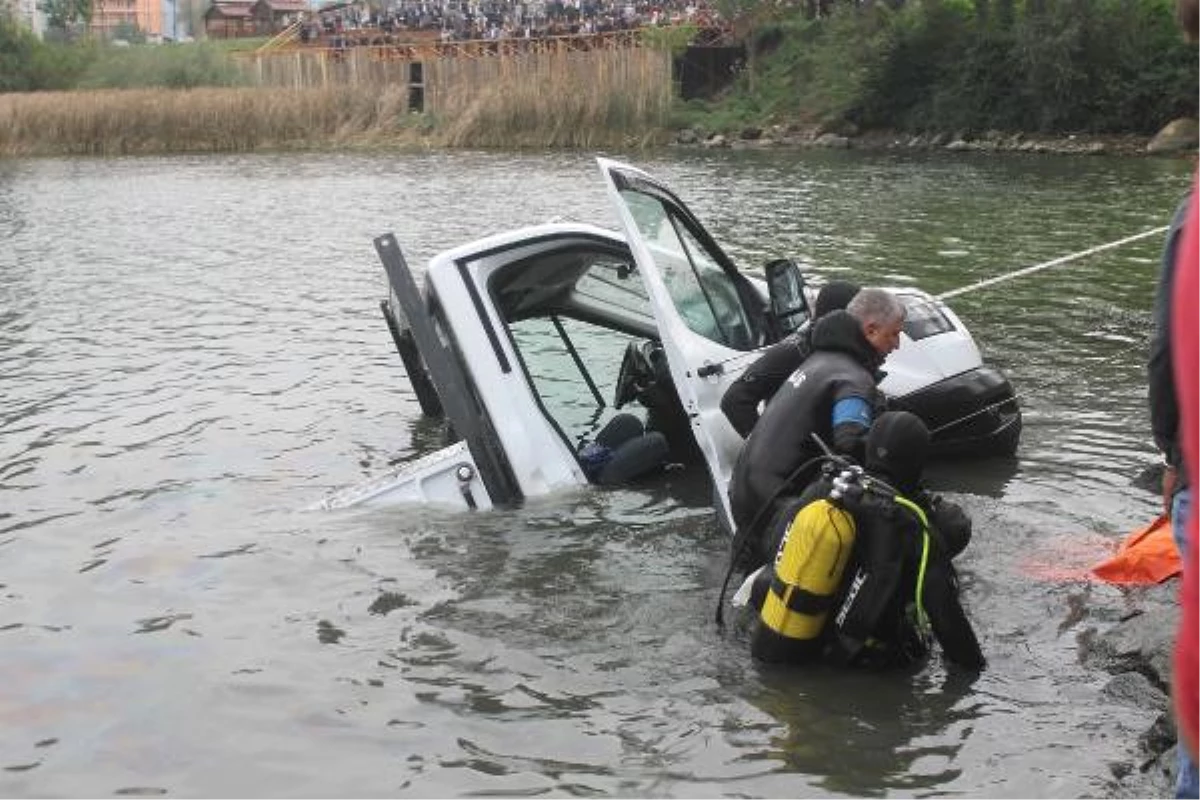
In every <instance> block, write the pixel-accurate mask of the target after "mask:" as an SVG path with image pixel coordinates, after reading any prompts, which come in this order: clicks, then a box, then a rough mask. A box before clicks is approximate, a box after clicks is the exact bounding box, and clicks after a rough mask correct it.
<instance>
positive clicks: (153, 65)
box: [78, 42, 245, 89]
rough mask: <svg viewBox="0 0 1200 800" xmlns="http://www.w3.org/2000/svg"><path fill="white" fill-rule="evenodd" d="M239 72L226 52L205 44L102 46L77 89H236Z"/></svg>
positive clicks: (241, 75) (240, 77) (241, 78)
mask: <svg viewBox="0 0 1200 800" xmlns="http://www.w3.org/2000/svg"><path fill="white" fill-rule="evenodd" d="M244 83H245V79H244V77H243V74H242V71H241V70H240V69H239V68H238V65H237V64H236V63H235V62H234V60H233V57H232V56H230V55H229V54H228V52H227V51H225V50H223V49H221V48H218V47H213V46H211V45H209V44H207V43H204V42H196V43H188V44H163V45H135V46H133V47H104V48H101V53H100V55H99V56H98V57H97V58H96V59H95V60H94V62H93V63H92V64H91V66H90V67H89V69H88V70H87V71H86V72H85V73H84V74H83V76H82V77H81V78H80V80H79V83H78V88H80V89H151V88H164V89H192V88H197V87H201V86H238V85H242V84H244Z"/></svg>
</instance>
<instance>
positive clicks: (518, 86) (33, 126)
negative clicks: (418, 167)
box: [0, 48, 671, 156]
mask: <svg viewBox="0 0 1200 800" xmlns="http://www.w3.org/2000/svg"><path fill="white" fill-rule="evenodd" d="M670 69H671V67H670V58H669V56H668V55H667V54H666V53H665V52H663V51H654V50H646V49H641V48H636V49H630V50H610V51H592V52H584V53H578V52H576V53H550V54H547V53H543V54H536V55H526V56H519V57H512V58H488V59H478V60H467V59H459V60H453V59H444V60H440V61H430V62H426V67H425V81H424V92H425V97H424V111H425V113H423V114H414V113H411V112H410V111H409V108H408V101H409V95H408V91H409V86H408V85H407V84H403V83H398V82H394V81H393V82H387V83H357V84H351V85H345V84H342V85H334V84H329V85H326V86H320V87H314V88H301V89H285V88H278V87H271V88H265V87H259V88H250V87H230V88H198V89H182V90H170V89H128V90H114V89H104V90H97V91H75V92H46V93H19V94H0V156H32V155H59V154H65V155H125V154H145V153H169V152H237V151H250V150H258V149H312V148H324V147H362V146H383V145H388V146H414V145H432V146H450V147H596V146H603V145H635V146H636V145H639V144H648V143H650V140H651V139H652V138H653V135H654V133H655V132H656V131H661V130H662V125H663V123H664V122H665V120H666V115H667V111H668V108H669V106H670V103H671V74H670Z"/></svg>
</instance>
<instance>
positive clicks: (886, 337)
mask: <svg viewBox="0 0 1200 800" xmlns="http://www.w3.org/2000/svg"><path fill="white" fill-rule="evenodd" d="M846 311H847V312H848V313H849V314H850V316H852V317H854V318H855V319H856V320H858V324H859V326H860V327H861V328H862V332H863V336H865V337H866V339H867V341H868V342H870V343H871V346H872V347H874V348H875V352H876V353H879V355H880V357H881V358H882V357H885V356H887V354H888V353H890V352H892V351H893V350H895V349H896V348H897V347H899V346H900V331H901V330H903V329H904V315H905V313H906V312H905V309H904V304H903V303H901V302H900V300H899V298H897V297H896V296H895V295H894V294H892V293H891V292H889V291H888V290H886V289H862V290H860V291H859V292H858V294H856V295H854V299H853V300H851V301H850V303H849V305H847V306H846Z"/></svg>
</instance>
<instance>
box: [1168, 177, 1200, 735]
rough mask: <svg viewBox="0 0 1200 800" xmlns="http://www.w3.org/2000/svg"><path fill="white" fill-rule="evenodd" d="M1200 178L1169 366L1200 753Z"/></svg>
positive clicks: (1181, 701)
mask: <svg viewBox="0 0 1200 800" xmlns="http://www.w3.org/2000/svg"><path fill="white" fill-rule="evenodd" d="M1198 213H1200V173H1198V174H1197V177H1196V183H1195V185H1194V186H1193V188H1192V202H1191V207H1190V208H1189V209H1188V213H1187V221H1186V222H1185V223H1184V227H1183V238H1182V240H1181V241H1180V244H1179V250H1178V251H1177V253H1176V256H1175V259H1176V260H1175V279H1174V286H1173V293H1172V298H1171V299H1172V308H1171V347H1172V355H1171V361H1172V363H1173V365H1174V370H1175V391H1176V394H1177V396H1178V399H1179V411H1180V426H1181V432H1182V434H1183V458H1184V464H1185V468H1186V471H1187V475H1188V479H1189V481H1190V483H1191V485H1192V506H1191V511H1190V513H1189V515H1188V522H1187V537H1188V546H1187V556H1186V558H1185V559H1184V565H1183V589H1182V592H1181V595H1180V603H1181V606H1182V615H1181V619H1180V624H1179V631H1178V635H1177V636H1176V639H1175V677H1174V692H1175V711H1176V716H1177V718H1178V726H1179V729H1180V732H1181V733H1182V734H1183V735H1184V737H1185V738H1186V739H1187V740H1188V741H1189V743H1190V745H1191V748H1192V754H1193V756H1195V753H1196V750H1195V748H1196V740H1197V735H1196V724H1197V722H1196V720H1197V716H1198V712H1200V698H1198V697H1197V682H1198V672H1200V665H1198V663H1197V636H1198V631H1200V618H1198V616H1197V609H1196V602H1197V578H1198V577H1200V576H1198V575H1197V569H1198V567H1197V555H1198V553H1197V551H1198V550H1200V540H1198V535H1197V529H1198V523H1200V519H1198V518H1200V504H1198V503H1197V501H1198V500H1200V496H1197V492H1196V489H1197V480H1198V479H1200V341H1198V340H1200V323H1198V322H1197V316H1196V306H1197V298H1198V297H1200V276H1198V274H1197V273H1198V272H1200V266H1198V263H1197V262H1198V261H1200V247H1198V243H1200V230H1198V228H1200V219H1198V217H1197V214H1198Z"/></svg>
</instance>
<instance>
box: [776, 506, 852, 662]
mask: <svg viewBox="0 0 1200 800" xmlns="http://www.w3.org/2000/svg"><path fill="white" fill-rule="evenodd" d="M855 531H856V528H855V524H854V517H852V516H850V513H849V512H848V511H846V510H845V509H844V508H842V507H841V506H840V505H837V504H835V503H832V502H830V501H829V500H827V499H824V498H822V499H820V500H814V501H813V502H811V503H809V504H808V505H806V506H804V508H802V509H800V511H799V512H797V514H796V516H795V517H794V518H793V519H792V523H791V525H789V526H788V529H787V533H786V534H785V535H784V537H783V541H782V542H780V544H779V551H778V552H777V553H776V555H775V565H774V567H775V576H774V579H773V580H772V581H771V588H770V591H768V592H767V595H766V599H765V601H764V602H763V606H762V610H761V611H760V612H759V618H760V620H761V621H762V625H763V626H764V627H766V628H767V629H769V630H770V631H771V632H772V633H774V634H776V635H777V636H781V637H783V638H785V639H789V640H800V641H812V640H816V639H817V638H818V637H819V636H820V635H821V631H822V630H823V629H824V628H825V618H826V617H827V616H828V615H829V612H830V611H831V610H832V608H833V604H834V594H835V593H836V592H837V590H838V587H839V585H840V584H841V581H842V573H843V572H844V571H845V569H846V564H847V563H848V562H849V560H850V555H851V553H852V552H853V550H854V536H855ZM764 633H766V632H765V631H764ZM766 635H767V636H768V637H769V638H772V639H773V638H775V637H774V636H771V635H770V634H769V633H768V634H766Z"/></svg>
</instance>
